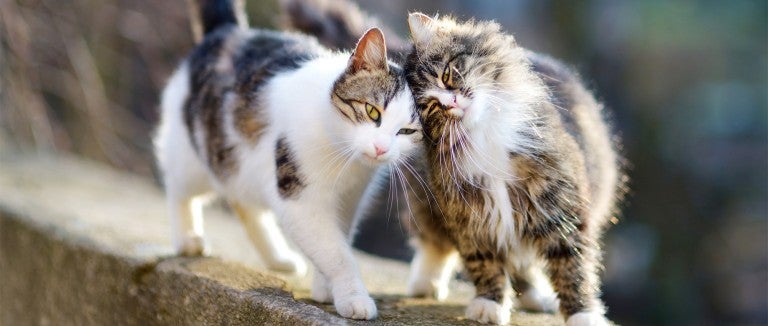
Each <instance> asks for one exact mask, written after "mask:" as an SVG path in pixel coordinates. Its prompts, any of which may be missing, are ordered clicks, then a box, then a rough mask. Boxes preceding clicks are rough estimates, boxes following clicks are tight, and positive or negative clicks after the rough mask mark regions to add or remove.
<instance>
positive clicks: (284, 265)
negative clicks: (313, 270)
mask: <svg viewBox="0 0 768 326" xmlns="http://www.w3.org/2000/svg"><path fill="white" fill-rule="evenodd" d="M266 264H267V268H269V269H271V270H273V271H276V272H282V273H288V274H293V275H297V276H304V275H306V274H307V263H306V262H304V258H302V257H301V256H300V255H299V254H296V253H290V254H287V255H285V257H280V258H278V259H274V260H271V261H267V262H266Z"/></svg>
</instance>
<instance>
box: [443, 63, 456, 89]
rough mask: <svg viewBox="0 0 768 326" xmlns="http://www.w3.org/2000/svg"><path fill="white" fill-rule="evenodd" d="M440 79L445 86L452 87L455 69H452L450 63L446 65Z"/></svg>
mask: <svg viewBox="0 0 768 326" xmlns="http://www.w3.org/2000/svg"><path fill="white" fill-rule="evenodd" d="M440 79H441V80H442V81H443V85H445V87H451V86H452V84H453V69H451V66H450V65H445V69H443V75H442V76H441V77H440Z"/></svg>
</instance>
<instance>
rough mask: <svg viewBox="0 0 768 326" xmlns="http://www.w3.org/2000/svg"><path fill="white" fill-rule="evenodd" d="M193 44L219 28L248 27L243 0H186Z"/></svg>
mask: <svg viewBox="0 0 768 326" xmlns="http://www.w3.org/2000/svg"><path fill="white" fill-rule="evenodd" d="M187 7H188V8H189V13H190V21H191V22H192V32H193V33H194V37H195V42H200V40H202V39H203V37H204V36H205V35H208V34H209V33H210V32H213V31H214V30H216V29H217V28H219V27H222V26H227V25H237V26H240V27H243V28H247V27H248V20H247V18H246V16H245V9H244V5H243V0H187Z"/></svg>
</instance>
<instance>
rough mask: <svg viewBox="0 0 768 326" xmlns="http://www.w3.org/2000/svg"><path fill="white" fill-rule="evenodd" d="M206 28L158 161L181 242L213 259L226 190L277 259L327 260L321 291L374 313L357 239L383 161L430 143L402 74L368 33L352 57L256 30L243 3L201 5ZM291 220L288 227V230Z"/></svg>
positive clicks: (176, 78) (171, 101) (181, 77)
mask: <svg viewBox="0 0 768 326" xmlns="http://www.w3.org/2000/svg"><path fill="white" fill-rule="evenodd" d="M199 3H200V5H201V8H200V11H199V12H200V13H201V14H202V21H203V24H202V25H203V26H202V27H203V29H204V31H205V37H204V39H203V40H202V42H201V43H200V44H199V45H198V46H197V47H196V48H195V49H194V50H193V51H192V53H191V54H190V55H189V56H188V57H187V58H186V59H185V60H184V61H183V62H182V63H181V65H180V66H179V68H178V69H177V71H176V72H175V73H174V74H173V76H172V77H171V79H170V81H169V83H168V85H167V87H166V88H165V91H164V92H163V97H162V121H161V123H160V126H159V129H158V132H157V136H156V138H155V145H156V156H157V161H158V163H159V166H160V170H161V171H162V175H163V182H164V185H165V189H166V193H167V196H168V207H169V213H170V216H171V223H172V229H173V242H174V244H175V246H176V248H177V250H178V252H179V253H180V254H183V255H201V254H203V253H204V251H205V248H206V245H205V243H204V233H203V220H202V206H201V205H202V204H203V199H204V198H205V197H206V196H208V195H209V194H217V195H219V196H221V197H223V198H224V199H225V200H226V201H227V202H228V203H229V204H230V206H231V207H232V208H233V210H234V211H235V212H236V214H237V215H238V216H239V217H240V218H241V220H242V221H243V223H244V225H245V227H246V229H247V231H248V234H249V236H250V238H251V240H252V242H253V243H254V244H255V246H256V248H257V249H258V251H259V252H260V254H261V256H262V257H263V258H264V260H265V261H266V263H267V264H268V265H269V267H271V268H273V269H277V270H283V271H289V272H299V273H302V272H303V270H304V269H305V266H304V263H303V261H302V258H301V257H300V256H299V255H298V254H296V253H294V252H293V251H291V249H290V248H289V247H288V244H287V241H286V239H285V238H284V237H283V235H282V233H281V232H280V229H282V230H283V231H284V232H285V234H286V235H287V237H288V238H289V239H290V240H291V241H292V242H293V243H295V244H296V245H297V246H298V247H299V248H300V249H301V251H302V252H303V253H304V255H306V256H307V257H309V259H310V260H311V262H312V263H313V264H314V266H315V267H316V268H315V270H316V272H315V275H314V281H313V288H312V298H313V299H315V300H317V301H322V302H328V301H331V300H332V301H333V303H334V305H335V307H336V310H337V312H338V313H339V314H340V315H341V316H343V317H347V318H354V319H373V318H375V317H376V313H377V312H376V306H375V303H374V301H373V300H372V299H371V297H370V296H369V294H368V291H367V290H366V288H365V286H364V285H363V283H362V281H361V278H360V275H359V271H358V267H357V265H356V262H355V258H354V256H353V253H352V250H351V247H350V239H351V237H352V236H353V234H354V230H355V226H356V223H357V220H356V219H355V216H357V215H359V214H355V212H356V210H357V207H358V203H359V202H360V201H361V200H363V199H364V198H362V197H363V196H364V194H365V191H364V190H365V188H366V187H367V186H368V184H369V183H370V181H371V180H372V178H373V177H374V175H375V174H376V173H377V170H378V169H379V168H381V167H383V166H384V167H385V166H387V165H390V164H396V162H397V161H398V160H401V159H403V158H405V157H406V155H408V154H409V153H411V152H412V151H413V150H414V149H415V148H417V147H418V146H417V145H418V143H419V142H420V139H421V137H422V136H421V135H422V133H421V130H420V127H419V124H418V119H417V117H416V115H415V113H414V110H413V99H412V95H411V93H410V91H409V89H408V87H407V85H406V81H405V77H404V74H403V71H402V69H401V68H400V67H398V66H397V65H395V64H393V63H391V62H388V61H387V56H386V46H385V44H384V37H383V35H382V33H381V32H380V31H379V30H378V29H375V28H374V29H370V30H368V31H367V32H366V33H365V34H364V35H363V36H362V38H361V39H360V41H359V42H358V43H357V46H356V48H355V50H354V52H353V53H352V54H349V53H346V52H332V51H329V50H327V49H325V48H324V47H322V46H320V45H319V44H318V43H317V41H316V40H315V39H313V38H311V37H308V36H303V35H299V34H293V33H285V32H275V31H267V30H258V29H248V28H246V27H244V24H243V23H238V15H237V13H236V11H235V9H234V7H233V3H232V1H199ZM278 225H279V227H278Z"/></svg>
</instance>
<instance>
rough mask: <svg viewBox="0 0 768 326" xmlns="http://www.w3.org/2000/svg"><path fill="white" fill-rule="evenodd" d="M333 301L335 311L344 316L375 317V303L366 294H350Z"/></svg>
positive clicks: (355, 317)
mask: <svg viewBox="0 0 768 326" xmlns="http://www.w3.org/2000/svg"><path fill="white" fill-rule="evenodd" d="M335 301H336V302H335V303H334V306H336V312H338V313H339V315H341V316H342V317H344V318H352V319H366V320H371V319H374V318H376V303H374V302H373V299H371V297H369V296H368V295H366V294H357V295H350V296H346V297H343V298H338V299H336V300H335Z"/></svg>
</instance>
